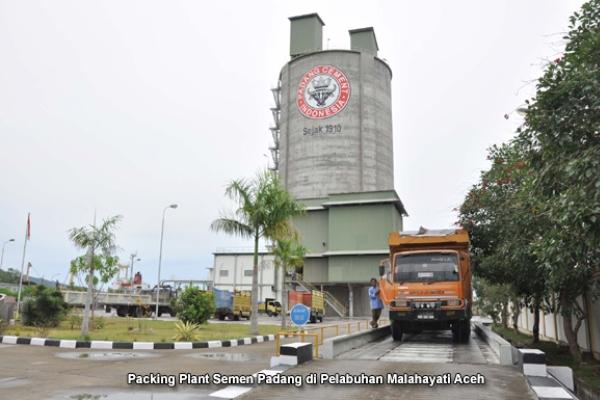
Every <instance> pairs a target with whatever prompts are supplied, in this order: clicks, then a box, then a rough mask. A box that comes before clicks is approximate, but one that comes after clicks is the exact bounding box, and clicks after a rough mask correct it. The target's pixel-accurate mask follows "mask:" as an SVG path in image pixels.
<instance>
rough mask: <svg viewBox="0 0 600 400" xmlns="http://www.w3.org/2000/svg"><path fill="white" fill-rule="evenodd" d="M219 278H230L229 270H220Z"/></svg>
mask: <svg viewBox="0 0 600 400" xmlns="http://www.w3.org/2000/svg"><path fill="white" fill-rule="evenodd" d="M219 276H220V277H227V276H229V270H228V269H220V270H219Z"/></svg>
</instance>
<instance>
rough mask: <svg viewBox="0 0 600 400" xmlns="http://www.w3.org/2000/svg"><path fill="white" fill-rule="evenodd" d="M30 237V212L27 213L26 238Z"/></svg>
mask: <svg viewBox="0 0 600 400" xmlns="http://www.w3.org/2000/svg"><path fill="white" fill-rule="evenodd" d="M29 239H31V213H27V240H29Z"/></svg>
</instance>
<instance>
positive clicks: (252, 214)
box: [210, 171, 303, 335]
mask: <svg viewBox="0 0 600 400" xmlns="http://www.w3.org/2000/svg"><path fill="white" fill-rule="evenodd" d="M225 195H226V196H227V197H229V198H230V199H232V200H233V201H235V202H237V203H238V208H237V209H236V210H235V211H234V212H233V214H231V215H222V216H221V217H220V218H218V219H216V220H214V221H213V222H212V224H211V225H210V228H211V229H212V230H213V231H216V232H225V233H229V234H232V235H237V236H240V237H243V238H252V239H254V262H253V264H254V265H253V268H252V314H251V316H250V331H251V334H253V335H258V320H257V316H258V243H259V241H260V239H261V238H266V239H271V240H276V239H277V238H281V237H286V236H289V235H290V234H291V232H292V231H293V228H292V226H291V224H290V218H292V217H294V216H296V215H299V214H301V213H302V212H303V207H302V206H301V205H300V204H298V203H297V202H296V201H295V200H294V199H293V198H292V197H291V195H290V194H289V193H288V192H287V191H286V190H285V189H284V188H283V186H282V185H281V182H280V181H279V179H278V178H277V175H276V174H275V173H274V172H272V171H265V172H262V173H259V174H258V175H257V176H256V178H255V179H253V180H252V181H250V182H247V181H245V180H243V179H241V180H234V181H232V182H231V183H230V184H229V185H228V186H227V188H226V189H225Z"/></svg>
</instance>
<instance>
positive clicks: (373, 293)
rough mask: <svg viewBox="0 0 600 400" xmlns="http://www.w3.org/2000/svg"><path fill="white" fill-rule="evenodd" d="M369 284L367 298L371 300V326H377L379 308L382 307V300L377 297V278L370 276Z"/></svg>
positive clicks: (379, 315)
mask: <svg viewBox="0 0 600 400" xmlns="http://www.w3.org/2000/svg"><path fill="white" fill-rule="evenodd" d="M370 283H371V286H370V287H369V299H370V300H371V315H372V321H371V328H377V327H378V326H379V325H378V324H377V321H379V317H381V310H382V309H383V302H382V301H381V299H380V298H379V284H378V283H377V279H375V278H371V281H370Z"/></svg>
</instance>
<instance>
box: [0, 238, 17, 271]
mask: <svg viewBox="0 0 600 400" xmlns="http://www.w3.org/2000/svg"><path fill="white" fill-rule="evenodd" d="M14 241H15V239H8V240H7V241H5V242H4V243H2V255H1V256H0V267H2V266H3V265H4V248H5V247H6V245H7V244H8V243H10V242H14Z"/></svg>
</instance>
